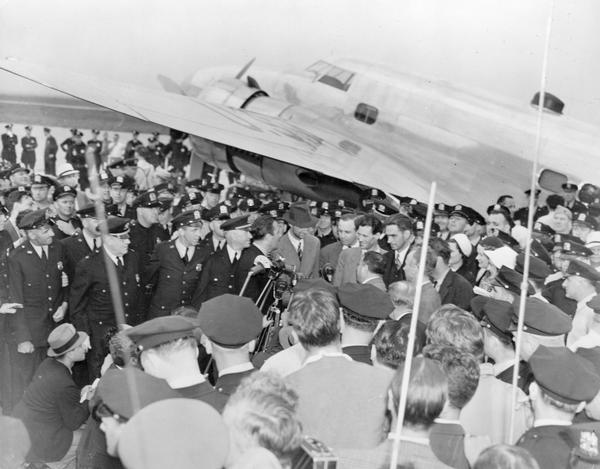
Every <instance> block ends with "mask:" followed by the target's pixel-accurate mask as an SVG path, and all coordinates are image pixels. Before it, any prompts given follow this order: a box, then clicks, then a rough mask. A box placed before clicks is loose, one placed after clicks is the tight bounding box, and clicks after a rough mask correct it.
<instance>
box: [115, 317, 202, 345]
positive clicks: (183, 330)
mask: <svg viewBox="0 0 600 469" xmlns="http://www.w3.org/2000/svg"><path fill="white" fill-rule="evenodd" d="M196 328H198V322H197V321H194V320H192V319H189V318H185V317H183V316H163V317H159V318H155V319H150V320H149V321H146V322H143V323H142V324H139V325H137V326H135V327H132V328H131V329H127V330H126V331H125V332H124V333H125V335H126V336H127V337H129V338H130V339H131V340H132V342H133V343H134V344H135V345H136V346H137V348H138V349H139V350H142V351H143V350H148V349H151V348H153V347H157V346H159V345H162V344H166V343H167V342H172V341H173V340H177V339H182V338H184V337H194V329H196Z"/></svg>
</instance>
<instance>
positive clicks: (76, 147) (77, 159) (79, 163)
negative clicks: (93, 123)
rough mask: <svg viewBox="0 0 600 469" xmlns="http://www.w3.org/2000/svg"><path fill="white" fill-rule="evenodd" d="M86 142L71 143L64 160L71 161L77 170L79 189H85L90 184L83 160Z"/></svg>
mask: <svg viewBox="0 0 600 469" xmlns="http://www.w3.org/2000/svg"><path fill="white" fill-rule="evenodd" d="M86 148H87V147H86V144H85V143H83V142H78V143H73V144H72V145H71V146H70V147H69V148H68V151H67V154H66V156H65V160H66V161H67V163H71V164H72V165H73V168H74V169H76V170H77V171H79V185H80V186H81V189H86V188H88V187H89V186H90V183H89V181H88V173H87V165H86V161H85V150H86Z"/></svg>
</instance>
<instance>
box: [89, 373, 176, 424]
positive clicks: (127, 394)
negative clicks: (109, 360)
mask: <svg viewBox="0 0 600 469" xmlns="http://www.w3.org/2000/svg"><path fill="white" fill-rule="evenodd" d="M134 393H135V394H134ZM132 396H135V398H134V399H132ZM176 397H180V394H179V393H178V392H177V391H175V390H174V389H172V388H171V387H170V386H169V385H168V383H167V382H166V381H165V380H164V379H160V378H156V377H154V376H151V375H149V374H148V373H144V372H143V371H142V370H139V369H137V368H133V367H126V368H122V369H108V370H107V371H106V373H105V374H104V375H103V376H102V378H101V379H100V381H99V382H98V387H97V389H96V394H95V395H94V401H101V402H103V403H104V404H105V405H106V406H107V407H108V408H109V409H110V410H111V411H112V412H114V413H115V414H117V415H119V416H121V417H124V418H126V419H130V418H131V417H133V416H134V415H135V414H136V413H137V412H139V411H140V410H141V409H142V408H144V407H146V406H147V405H149V404H152V403H153V402H156V401H160V400H162V399H171V398H176Z"/></svg>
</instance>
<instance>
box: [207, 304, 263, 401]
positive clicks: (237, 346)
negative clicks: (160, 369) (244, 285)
mask: <svg viewBox="0 0 600 469" xmlns="http://www.w3.org/2000/svg"><path fill="white" fill-rule="evenodd" d="M198 321H199V323H200V329H201V330H202V333H203V334H204V335H205V336H206V337H207V338H208V339H209V341H210V343H209V344H207V345H208V346H207V351H209V352H212V356H213V358H214V360H215V363H216V365H217V370H218V372H219V378H218V379H217V382H216V385H215V388H216V389H217V391H219V392H220V393H222V394H224V395H226V396H227V397H229V396H231V394H233V393H234V391H235V389H236V388H237V387H238V385H239V384H240V381H241V380H242V379H243V378H245V377H246V376H248V375H249V374H251V373H252V372H254V370H255V368H254V365H253V364H252V363H251V362H250V351H251V346H253V343H254V341H255V340H256V338H257V337H258V335H259V334H260V332H261V330H262V314H261V313H260V311H259V309H258V307H257V306H256V305H255V304H254V303H253V302H252V300H250V299H249V298H244V297H241V296H237V295H232V294H225V295H221V296H218V297H216V298H213V299H211V300H208V301H206V302H204V303H203V304H202V307H201V308H200V311H199V313H198ZM233 324H235V325H236V326H235V327H232V325H233Z"/></svg>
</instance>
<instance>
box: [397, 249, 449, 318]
mask: <svg viewBox="0 0 600 469" xmlns="http://www.w3.org/2000/svg"><path fill="white" fill-rule="evenodd" d="M421 249H423V247H422V246H418V247H416V248H415V249H413V250H412V251H410V252H409V253H408V254H407V256H406V262H405V263H404V273H405V275H406V280H408V281H409V282H410V283H411V284H412V285H413V286H414V287H415V289H416V287H417V277H418V274H419V262H420V259H421ZM435 262H436V257H435V252H434V251H433V249H431V248H427V254H426V256H425V273H424V275H423V281H422V283H421V300H420V302H419V321H421V322H423V323H424V324H426V323H427V321H428V319H429V317H430V316H431V315H432V314H433V312H434V311H437V310H438V309H439V307H440V306H442V303H441V302H440V295H439V294H438V292H437V291H436V290H435V287H434V286H433V284H432V283H431V278H432V277H431V276H432V274H433V270H434V268H435Z"/></svg>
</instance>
